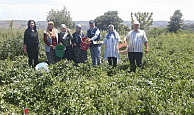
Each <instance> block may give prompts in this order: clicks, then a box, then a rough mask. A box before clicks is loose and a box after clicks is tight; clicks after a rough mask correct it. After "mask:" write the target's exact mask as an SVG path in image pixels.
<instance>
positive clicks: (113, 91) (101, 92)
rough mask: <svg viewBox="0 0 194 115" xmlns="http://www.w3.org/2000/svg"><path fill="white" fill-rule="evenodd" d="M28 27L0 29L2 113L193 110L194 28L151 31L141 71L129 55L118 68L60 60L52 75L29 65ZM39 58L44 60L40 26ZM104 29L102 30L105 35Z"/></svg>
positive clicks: (41, 114)
mask: <svg viewBox="0 0 194 115" xmlns="http://www.w3.org/2000/svg"><path fill="white" fill-rule="evenodd" d="M23 32H24V30H17V29H16V30H5V29H1V30H0V114H1V115H7V114H10V115H11V114H24V110H25V109H26V108H28V114H29V115H31V114H32V115H33V114H40V115H43V114H51V115H52V114H56V115H61V114H89V115H93V114H113V115H114V114H118V115H121V114H128V115H133V114H145V115H151V114H153V115H157V114H158V115H164V114H173V115H177V114H188V115H193V114H194V50H193V49H194V32H193V31H179V32H178V33H176V34H175V33H168V32H165V31H163V30H162V29H152V30H150V31H148V32H147V37H148V39H149V53H147V54H144V57H143V67H144V69H143V70H137V72H136V73H133V72H130V71H129V61H128V58H127V55H122V56H121V59H122V61H120V62H119V63H118V67H117V68H112V67H110V66H108V63H107V61H105V60H104V59H103V56H104V46H103V47H102V59H103V60H102V64H101V66H100V67H97V68H93V67H92V66H91V65H92V64H91V57H90V53H89V51H88V53H89V54H88V61H87V63H86V64H79V65H78V66H73V62H71V61H67V60H62V61H60V62H58V63H56V64H54V65H51V66H49V70H50V71H49V73H46V72H44V71H36V70H35V69H33V68H30V67H29V66H28V58H27V55H25V54H23ZM38 32H39V39H40V41H41V48H40V53H39V61H40V62H42V61H46V55H45V50H44V43H43V34H42V32H43V30H39V31H38ZM104 35H105V33H102V37H103V36H104ZM123 36H124V35H123Z"/></svg>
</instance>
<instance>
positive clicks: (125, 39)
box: [124, 32, 131, 42]
mask: <svg viewBox="0 0 194 115" xmlns="http://www.w3.org/2000/svg"><path fill="white" fill-rule="evenodd" d="M130 36H131V32H129V33H128V34H127V36H126V37H125V38H124V42H126V41H128V40H129V39H130Z"/></svg>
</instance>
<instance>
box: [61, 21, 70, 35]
mask: <svg viewBox="0 0 194 115" xmlns="http://www.w3.org/2000/svg"><path fill="white" fill-rule="evenodd" d="M61 28H65V29H66V31H65V32H61V33H62V34H63V37H62V39H67V35H68V32H67V26H66V25H65V24H61Z"/></svg>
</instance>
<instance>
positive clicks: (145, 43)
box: [144, 41, 148, 53]
mask: <svg viewBox="0 0 194 115" xmlns="http://www.w3.org/2000/svg"><path fill="white" fill-rule="evenodd" d="M144 45H145V47H146V53H147V52H148V42H147V41H146V42H144Z"/></svg>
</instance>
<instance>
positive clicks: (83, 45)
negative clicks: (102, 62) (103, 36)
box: [81, 37, 91, 50]
mask: <svg viewBox="0 0 194 115" xmlns="http://www.w3.org/2000/svg"><path fill="white" fill-rule="evenodd" d="M86 39H88V38H87V37H84V38H82V39H81V49H82V50H88V48H89V45H90V43H91V42H88V43H86V42H85V41H86Z"/></svg>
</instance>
